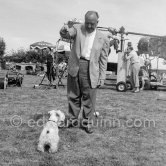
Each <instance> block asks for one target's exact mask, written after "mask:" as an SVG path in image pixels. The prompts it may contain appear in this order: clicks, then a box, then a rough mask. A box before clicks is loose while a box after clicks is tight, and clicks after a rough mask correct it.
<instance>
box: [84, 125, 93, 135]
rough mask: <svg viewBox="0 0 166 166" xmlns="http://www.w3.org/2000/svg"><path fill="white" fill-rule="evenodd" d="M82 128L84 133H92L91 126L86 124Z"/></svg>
mask: <svg viewBox="0 0 166 166" xmlns="http://www.w3.org/2000/svg"><path fill="white" fill-rule="evenodd" d="M84 130H85V131H86V133H88V134H92V133H93V130H92V128H91V127H89V126H87V127H84Z"/></svg>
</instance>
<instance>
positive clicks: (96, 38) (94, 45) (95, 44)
mask: <svg viewBox="0 0 166 166" xmlns="http://www.w3.org/2000/svg"><path fill="white" fill-rule="evenodd" d="M99 39H100V34H99V32H98V30H97V29H96V35H95V38H94V41H93V46H92V51H91V55H90V58H93V56H95V48H96V47H98V41H99Z"/></svg>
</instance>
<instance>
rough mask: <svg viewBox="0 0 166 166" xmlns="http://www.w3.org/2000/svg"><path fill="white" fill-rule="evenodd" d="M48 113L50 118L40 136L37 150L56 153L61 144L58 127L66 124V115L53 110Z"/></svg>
mask: <svg viewBox="0 0 166 166" xmlns="http://www.w3.org/2000/svg"><path fill="white" fill-rule="evenodd" d="M48 113H49V114H50V118H49V120H48V122H47V123H46V124H45V126H44V128H43V131H42V132H41V134H40V137H39V143H38V147H37V150H39V151H41V152H45V151H47V152H49V153H55V152H57V150H58V143H59V135H58V132H59V130H58V126H59V125H61V124H62V122H64V120H65V115H64V113H63V112H61V111H60V110H52V111H49V112H48Z"/></svg>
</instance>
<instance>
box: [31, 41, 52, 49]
mask: <svg viewBox="0 0 166 166" xmlns="http://www.w3.org/2000/svg"><path fill="white" fill-rule="evenodd" d="M48 47H51V48H55V46H54V45H53V44H51V43H48V42H45V41H40V42H36V43H33V44H31V45H30V48H31V49H36V48H37V49H40V50H42V49H45V48H48Z"/></svg>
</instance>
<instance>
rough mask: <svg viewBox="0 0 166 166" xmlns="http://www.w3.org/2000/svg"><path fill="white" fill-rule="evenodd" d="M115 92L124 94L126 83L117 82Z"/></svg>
mask: <svg viewBox="0 0 166 166" xmlns="http://www.w3.org/2000/svg"><path fill="white" fill-rule="evenodd" d="M116 90H117V91H118V92H125V91H126V90H127V86H126V83H125V82H123V81H121V82H118V83H117V85H116Z"/></svg>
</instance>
